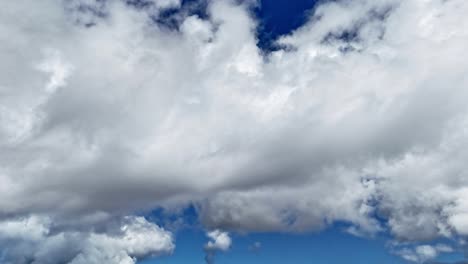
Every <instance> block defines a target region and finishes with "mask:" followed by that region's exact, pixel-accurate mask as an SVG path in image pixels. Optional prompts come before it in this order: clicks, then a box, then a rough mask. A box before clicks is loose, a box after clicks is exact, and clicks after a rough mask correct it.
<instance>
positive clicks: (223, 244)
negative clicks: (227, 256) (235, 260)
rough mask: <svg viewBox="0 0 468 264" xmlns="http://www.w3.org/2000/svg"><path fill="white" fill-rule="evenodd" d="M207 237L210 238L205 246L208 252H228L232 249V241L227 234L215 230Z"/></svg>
mask: <svg viewBox="0 0 468 264" xmlns="http://www.w3.org/2000/svg"><path fill="white" fill-rule="evenodd" d="M206 235H207V236H208V237H209V238H210V241H208V243H206V245H205V249H206V250H221V251H226V250H228V249H229V248H230V247H231V243H232V241H231V238H230V237H229V234H228V233H227V232H223V231H220V230H213V231H210V232H208V233H206Z"/></svg>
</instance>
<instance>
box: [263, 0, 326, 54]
mask: <svg viewBox="0 0 468 264" xmlns="http://www.w3.org/2000/svg"><path fill="white" fill-rule="evenodd" d="M319 2H323V0H322V1H319V0H261V1H260V4H259V5H258V7H256V8H255V9H254V14H255V16H256V17H257V18H258V20H259V26H258V28H257V37H258V46H259V47H260V48H261V49H262V50H264V51H272V50H277V49H278V48H279V47H275V45H274V41H275V40H276V39H277V38H278V37H279V36H281V35H285V34H289V33H291V32H292V31H294V30H295V29H297V28H299V27H300V26H302V25H303V24H304V23H305V22H306V21H307V18H308V16H309V14H310V13H311V12H312V11H313V8H314V7H315V6H316V5H317V4H318V3H319Z"/></svg>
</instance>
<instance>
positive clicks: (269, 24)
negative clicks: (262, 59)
mask: <svg viewBox="0 0 468 264" xmlns="http://www.w3.org/2000/svg"><path fill="white" fill-rule="evenodd" d="M208 1H209V0H182V5H181V8H173V9H168V10H165V11H164V12H163V13H162V14H161V15H160V16H159V17H154V18H153V20H154V21H155V22H156V23H158V24H159V25H162V26H164V27H167V28H168V29H171V30H172V29H177V28H178V26H179V24H180V22H181V21H180V20H179V19H180V18H181V16H180V15H181V14H185V15H197V16H199V17H201V18H203V19H208V12H207V6H208ZM240 1H242V0H240ZM323 1H324V0H261V1H260V2H259V4H258V5H257V6H255V7H253V8H252V13H253V15H254V16H255V17H256V18H257V19H258V22H259V26H258V28H257V32H256V33H257V38H258V46H259V48H260V49H262V50H263V51H265V52H269V51H273V50H277V49H278V48H279V47H276V46H275V45H274V41H275V40H276V39H277V38H278V37H279V36H281V35H285V34H289V33H291V32H292V31H294V30H295V29H297V28H299V27H300V26H302V25H303V24H304V23H305V22H306V21H307V17H308V15H309V14H310V12H312V10H313V8H314V7H315V6H316V5H317V4H318V3H319V2H323ZM148 3H149V2H148V1H147V0H127V4H129V5H132V6H134V7H136V8H142V7H143V8H144V7H145V6H147V5H148Z"/></svg>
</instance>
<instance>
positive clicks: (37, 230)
mask: <svg viewBox="0 0 468 264" xmlns="http://www.w3.org/2000/svg"><path fill="white" fill-rule="evenodd" d="M0 242H1V243H2V245H4V246H5V247H6V248H7V250H6V251H5V252H4V254H2V258H1V261H2V263H6V264H9V263H18V264H21V263H38V264H42V263H44V264H45V263H51V264H55V263H57V264H58V263H67V264H81V263H83V264H84V263H87V264H98V263H115V264H134V263H135V261H136V260H137V258H140V257H145V256H150V255H152V256H158V255H161V254H169V253H171V252H172V250H173V249H174V244H173V241H172V235H171V234H170V233H169V232H167V231H165V230H163V229H161V228H159V227H158V226H156V225H155V224H152V223H149V222H147V221H146V220H145V219H144V218H142V217H125V218H123V219H122V222H121V223H120V225H119V226H116V228H114V229H109V230H106V232H103V233H98V232H93V231H88V232H84V231H60V230H55V229H54V227H53V223H52V222H51V221H50V219H49V218H47V217H40V216H31V217H29V218H18V219H10V220H5V221H2V222H0Z"/></svg>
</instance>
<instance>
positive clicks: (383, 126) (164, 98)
mask: <svg viewBox="0 0 468 264" xmlns="http://www.w3.org/2000/svg"><path fill="white" fill-rule="evenodd" d="M129 2H131V1H119V0H115V1H110V0H109V1H93V0H70V1H63V2H62V1H55V0H44V1H40V3H39V1H30V0H29V1H28V0H18V1H8V2H6V3H4V6H3V8H2V10H1V11H0V57H1V58H2V61H1V62H0V219H1V221H0V230H1V232H0V241H10V240H9V239H14V240H15V241H16V242H15V243H10V242H5V243H2V244H3V245H9V246H8V248H7V251H8V252H10V253H8V254H6V256H7V260H6V261H10V262H12V263H13V262H14V263H21V261H23V262H24V261H28V260H31V258H32V259H34V260H35V261H36V262H37V263H42V262H41V258H42V256H43V255H47V254H56V253H57V251H58V250H59V249H58V248H57V247H59V244H60V247H62V245H61V244H62V243H61V242H57V241H60V240H64V239H65V238H64V237H67V238H66V240H67V241H70V242H69V243H67V244H66V247H69V248H70V249H67V250H62V249H60V250H59V251H65V252H71V253H70V254H69V255H67V256H64V259H63V261H65V262H66V263H74V264H76V263H80V262H79V261H84V262H86V263H93V262H92V261H93V260H96V261H98V260H99V261H103V260H105V261H104V262H106V263H114V262H115V263H133V261H134V260H133V258H134V257H138V256H140V255H147V254H161V253H169V252H171V250H172V249H173V244H172V239H171V236H170V234H169V233H168V232H167V231H164V230H162V229H160V228H159V227H157V226H154V225H153V224H151V223H147V222H145V221H146V220H144V219H141V218H135V217H134V216H131V217H130V218H128V215H132V214H135V213H136V212H141V211H145V210H151V209H153V208H155V207H160V206H162V207H164V208H167V209H169V210H170V209H174V208H180V207H184V206H187V205H189V204H194V205H195V206H196V208H197V211H198V213H199V215H200V220H201V222H202V223H203V225H204V226H205V227H206V228H207V229H210V230H211V229H221V230H231V231H241V232H251V231H254V232H256V231H262V232H264V231H265V232H267V231H287V232H303V231H310V230H319V229H321V228H324V227H326V226H327V225H329V224H331V223H334V222H337V221H341V222H346V223H348V224H349V229H348V231H349V232H350V233H352V234H356V235H374V234H376V233H379V232H387V231H388V232H390V233H391V234H392V235H393V237H394V238H395V239H396V240H398V241H404V242H415V243H417V242H419V241H430V240H433V239H436V238H441V237H442V238H448V239H452V240H453V241H457V239H458V238H459V237H463V236H467V235H468V224H467V223H468V175H467V165H466V160H467V158H468V152H467V149H468V125H467V124H468V123H467V122H468V118H467V113H468V112H467V110H468V109H467V107H466V98H468V97H467V96H468V94H467V93H468V88H467V87H468V86H467V84H468V79H467V78H468V77H467V76H468V75H467V69H468V62H467V61H466V60H465V59H464V58H465V57H466V56H465V55H467V54H466V45H467V44H468V19H467V18H466V13H467V12H468V2H466V1H465V0H451V1H443V0H414V1H400V0H378V1H376V0H373V1H371V0H352V1H334V2H330V3H328V2H325V3H323V4H321V5H320V6H318V7H317V9H316V10H315V12H314V14H313V15H311V17H310V18H309V22H308V23H306V24H305V25H304V26H302V27H301V28H299V29H298V30H297V31H295V32H293V33H291V34H290V35H288V36H284V37H282V38H281V39H279V40H278V42H277V45H278V46H279V47H281V48H280V49H279V50H278V51H275V52H271V53H268V54H265V53H264V52H263V51H261V50H259V49H258V47H257V46H256V42H257V39H256V36H255V28H256V26H257V21H256V20H255V19H254V18H253V17H252V14H251V13H250V11H249V10H250V5H251V4H252V2H249V1H247V2H242V3H235V1H232V2H231V1H222V0H219V1H217V0H215V1H211V2H209V4H208V10H207V12H208V17H207V18H200V17H198V16H196V15H190V13H188V12H185V13H181V14H180V16H179V17H178V19H177V23H179V24H178V25H177V28H176V29H172V30H171V29H168V28H167V27H164V26H161V25H160V24H158V23H156V22H155V21H157V18H158V16H159V15H160V13H161V12H162V10H164V9H165V8H169V7H173V8H176V7H178V6H180V3H179V2H177V1H154V2H153V1H147V2H146V4H145V5H143V6H140V5H138V4H131V3H129ZM18 14H21V15H20V16H19V15H18ZM126 217H127V218H126ZM72 219H73V220H72ZM102 219H106V220H105V221H104V220H102ZM18 221H19V222H18ZM22 221H23V222H24V221H26V222H27V223H26V222H24V223H25V224H19V223H23V222H22ZM44 221H46V222H45V223H44ZM108 221H110V222H112V223H121V227H123V226H129V229H126V230H120V233H119V235H115V236H114V235H113V233H112V232H111V231H109V230H110V229H112V225H110V224H106V223H107V222H108ZM122 221H124V222H125V221H130V223H131V224H128V225H124V224H123V222H122ZM51 223H53V224H54V225H56V226H59V227H60V231H58V232H57V233H50V230H49V225H50V224H51ZM30 225H33V226H30ZM135 225H136V227H135V228H137V229H135V230H137V231H135V232H136V233H134V232H133V231H134V229H132V228H133V227H132V226H135ZM117 226H119V225H118V224H117ZM17 227H18V228H19V229H20V230H17V229H16V228H17ZM30 228H31V230H32V231H33V232H31V234H28V236H27V237H24V236H23V235H22V234H23V233H25V232H27V231H28V230H30ZM114 228H115V227H114ZM141 228H142V229H141ZM96 229H101V230H100V232H97V231H96ZM117 229H118V228H117ZM146 229H148V230H149V231H150V232H149V233H148V234H152V235H153V236H152V237H151V238H149V237H146V235H144V236H143V237H141V236H140V235H139V234H138V232H140V231H142V230H146ZM96 232H97V233H96ZM108 232H111V233H108ZM27 233H30V232H27ZM30 236H35V237H32V238H31V237H30ZM81 236H85V237H86V238H85V239H81V238H79V237H81ZM135 237H136V238H135ZM127 238H129V239H130V241H133V242H135V243H136V244H135V245H133V244H132V245H129V244H125V243H127V242H128V241H127ZM122 239H123V240H125V241H127V242H125V243H124V242H122V241H121V240H122ZM140 239H141V240H140ZM148 239H149V240H150V241H151V239H154V240H155V241H153V242H151V245H153V246H155V248H146V247H147V246H148V245H147V243H146V242H144V243H143V242H142V241H148ZM38 241H41V242H40V243H39V242H38ZM43 241H45V242H43ZM74 241H76V242H74ZM140 242H141V243H140ZM213 243H215V242H213ZM454 243H455V242H454ZM69 244H70V245H69ZM49 245H50V248H49ZM420 246H422V247H421V248H416V249H415V251H411V250H409V249H408V251H407V253H408V254H406V253H405V256H409V257H405V258H407V259H409V258H412V260H415V261H419V259H421V258H420V257H418V256H417V255H421V256H422V255H424V256H425V257H424V258H426V259H430V258H428V257H427V256H429V257H430V256H432V257H435V256H436V255H437V254H438V252H443V251H440V250H439V251H437V249H434V248H432V249H433V250H432V251H431V250H428V248H427V247H424V246H423V245H420ZM24 247H27V248H31V247H32V248H33V250H30V251H29V252H32V253H31V254H34V255H26V256H25V255H21V254H19V253H18V252H22V251H23V250H21V249H22V248H24ZM63 247H65V246H63ZM96 247H99V248H106V250H104V251H99V252H97V251H96V250H95V249H96ZM78 252H79V253H78ZM93 252H94V253H99V254H103V255H102V256H96V255H95V254H94V253H93ZM421 252H422V253H421ZM431 252H432V253H431ZM433 253H434V254H433ZM18 254H19V255H18ZM41 254H43V255H41ZM57 254H58V253H57ZM70 256H74V257H73V258H70ZM111 259H112V260H111ZM426 259H425V260H426ZM425 260H424V261H425ZM63 261H62V262H61V263H63ZM112 261H114V262H112ZM36 262H35V263H36ZM84 262H83V263H84ZM7 263H8V262H7Z"/></svg>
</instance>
